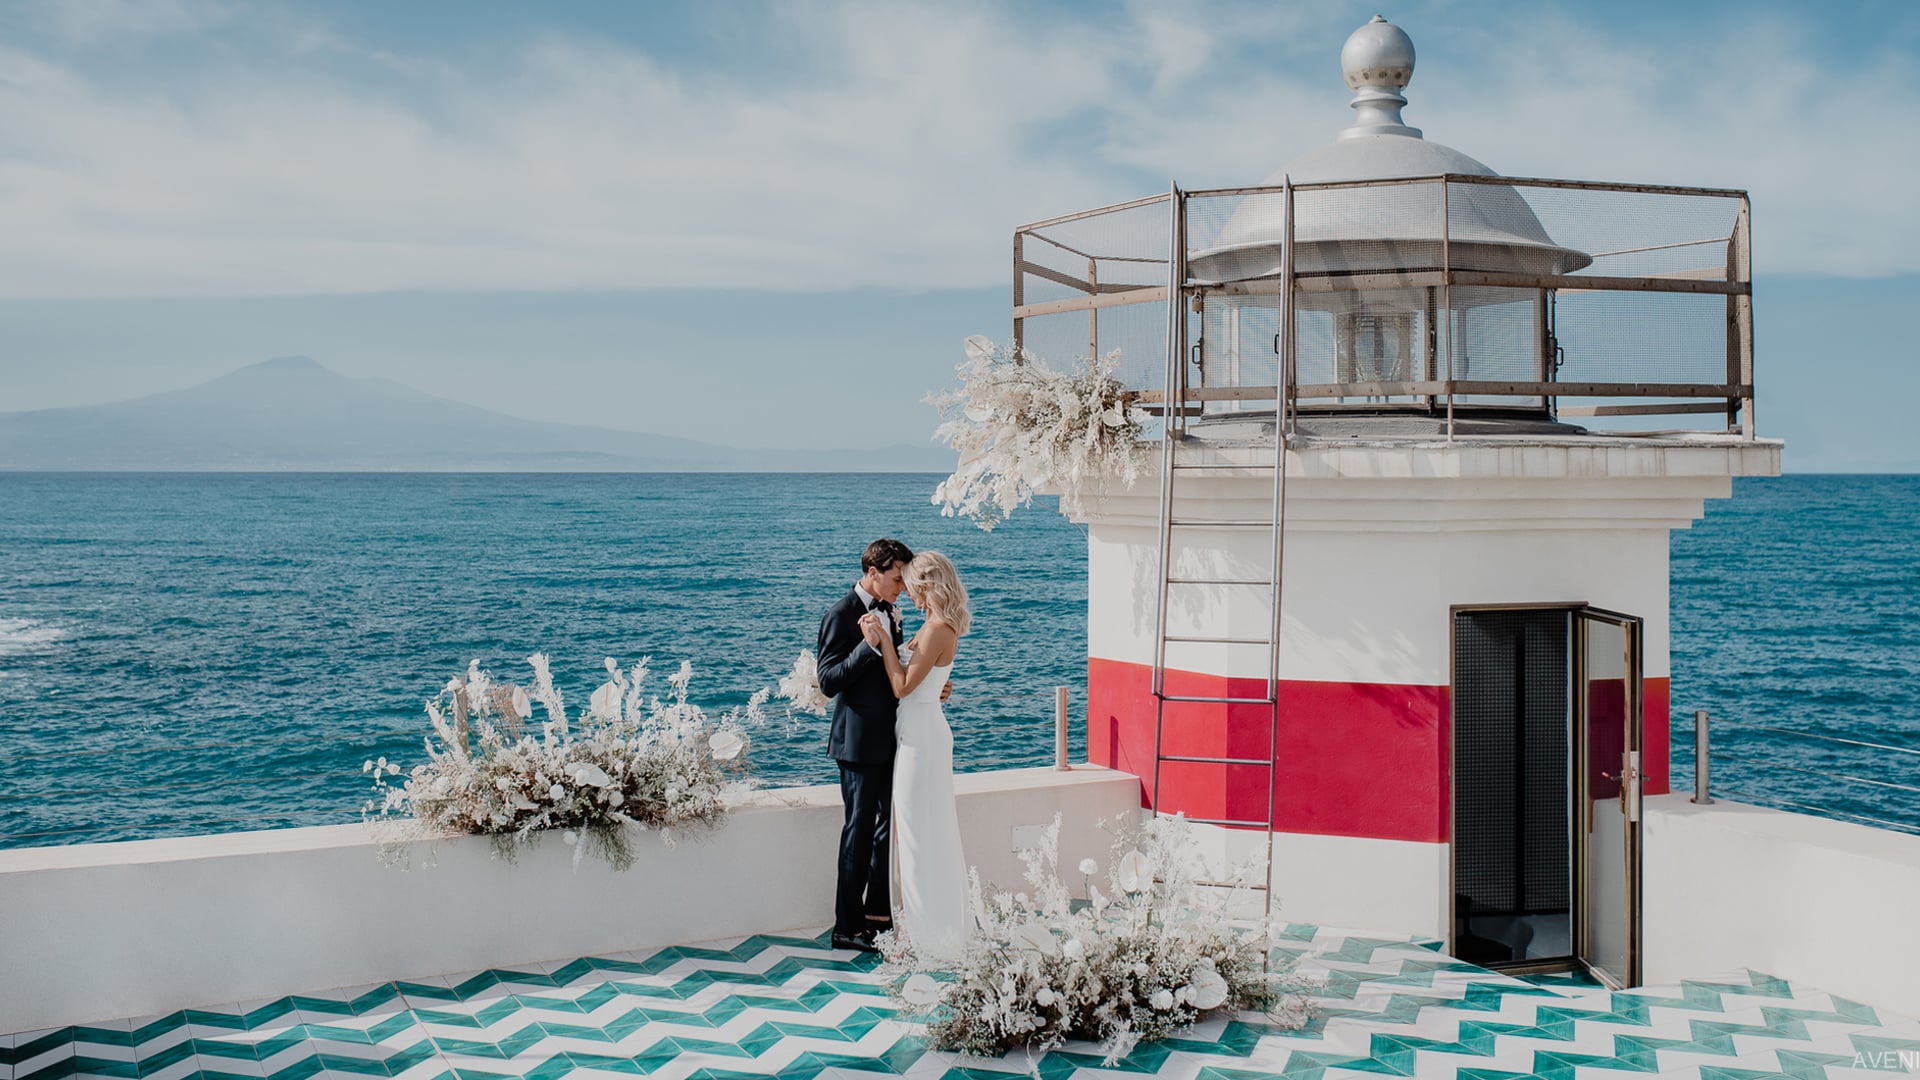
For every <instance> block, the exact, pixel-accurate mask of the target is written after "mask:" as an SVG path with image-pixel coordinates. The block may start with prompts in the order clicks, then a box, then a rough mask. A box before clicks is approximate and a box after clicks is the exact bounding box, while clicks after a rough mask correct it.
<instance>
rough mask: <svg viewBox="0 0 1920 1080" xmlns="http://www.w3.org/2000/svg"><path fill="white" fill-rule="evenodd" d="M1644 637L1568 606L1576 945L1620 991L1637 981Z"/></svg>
mask: <svg viewBox="0 0 1920 1080" xmlns="http://www.w3.org/2000/svg"><path fill="white" fill-rule="evenodd" d="M1640 637H1641V626H1640V620H1639V619H1636V618H1634V617H1632V616H1630V615H1620V614H1616V613H1614V612H1610V611H1602V610H1600V609H1598V608H1579V609H1577V610H1576V611H1575V612H1574V621H1573V645H1574V650H1573V664H1574V675H1575V693H1574V710H1575V725H1574V732H1575V738H1574V750H1575V756H1576V758H1577V759H1578V760H1577V763H1576V767H1575V770H1574V776H1575V777H1576V782H1575V791H1574V812H1575V815H1576V819H1575V822H1576V824H1575V829H1574V842H1575V847H1576V851H1577V853H1576V856H1575V860H1574V867H1575V889H1574V892H1575V896H1576V902H1575V905H1574V906H1575V911H1576V917H1575V931H1574V943H1575V950H1576V954H1577V956H1578V957H1579V959H1580V961H1581V963H1583V964H1584V965H1585V966H1586V968H1587V970H1588V971H1589V972H1590V973H1592V974H1593V976H1594V977H1595V978H1597V979H1599V980H1601V981H1602V982H1604V983H1607V984H1608V985H1610V986H1613V987H1616V988H1620V987H1629V986H1638V985H1640V825H1641V816H1642V815H1641V812H1640V810H1641V807H1640V779H1641V767H1640V752H1641V747H1640V734H1641V731H1640V729H1641V694H1640V676H1641V665H1640V648H1641V645H1640Z"/></svg>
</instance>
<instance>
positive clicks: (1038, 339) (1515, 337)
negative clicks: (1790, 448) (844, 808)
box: [1014, 17, 1780, 985]
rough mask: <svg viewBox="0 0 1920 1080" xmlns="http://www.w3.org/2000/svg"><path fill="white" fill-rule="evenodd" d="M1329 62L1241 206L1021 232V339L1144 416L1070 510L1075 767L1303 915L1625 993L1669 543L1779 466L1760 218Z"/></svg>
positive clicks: (1397, 67) (1372, 65) (1655, 785)
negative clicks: (1762, 355)
mask: <svg viewBox="0 0 1920 1080" xmlns="http://www.w3.org/2000/svg"><path fill="white" fill-rule="evenodd" d="M1340 59H1341V66H1342V68H1343V69H1344V71H1345V74H1346V81H1347V85H1348V86H1349V87H1350V88H1351V89H1353V90H1354V91H1355V97H1354V100H1353V109H1354V116H1353V118H1352V124H1351V126H1349V127H1347V128H1346V129H1345V130H1344V131H1341V132H1340V133H1339V136H1338V138H1336V139H1335V140H1334V141H1333V142H1332V143H1331V144H1329V145H1327V146H1325V147H1322V148H1321V149H1318V150H1314V151H1312V152H1310V153H1307V154H1305V155H1304V156H1301V157H1298V158H1296V159H1295V160H1294V161H1293V162H1292V163H1291V164H1289V165H1287V166H1286V167H1284V168H1282V169H1281V170H1279V171H1277V172H1275V173H1274V174H1273V175H1272V176H1270V177H1268V178H1267V179H1266V180H1265V181H1264V182H1262V183H1260V184H1258V185H1255V186H1252V187H1246V188H1235V189H1227V190H1212V191H1183V190H1181V189H1179V188H1178V187H1175V188H1174V189H1173V190H1172V191H1170V192H1168V193H1167V194H1164V195H1160V196H1156V197H1153V198H1148V199H1141V200H1137V201H1135V202H1131V203H1125V204H1121V205H1119V206H1114V207H1105V208H1101V209H1098V210H1092V211H1087V212H1085V213H1081V214H1074V215H1069V216H1066V217H1062V218H1055V219H1052V220H1049V221H1044V222H1038V223H1035V224H1033V225H1028V226H1025V227H1023V228H1021V229H1020V230H1018V231H1017V233H1016V235H1015V237H1014V265H1015V273H1014V304H1015V308H1014V333H1015V337H1016V340H1017V342H1018V343H1019V344H1020V345H1022V346H1024V347H1025V348H1026V349H1028V350H1029V351H1031V352H1033V353H1035V354H1037V355H1039V356H1041V357H1055V358H1065V357H1071V356H1076V355H1086V354H1087V353H1089V352H1092V353H1095V354H1105V353H1107V352H1109V351H1110V350H1115V349H1118V350H1119V364H1120V371H1121V374H1122V376H1123V377H1124V378H1125V379H1126V380H1127V382H1128V384H1129V385H1130V386H1131V387H1133V388H1135V389H1136V390H1137V392H1138V394H1139V398H1140V400H1141V401H1142V402H1144V403H1146V404H1147V405H1148V407H1150V408H1153V409H1155V410H1157V411H1158V412H1159V413H1160V415H1162V416H1163V417H1164V418H1165V430H1166V438H1165V439H1164V441H1163V443H1162V450H1161V454H1160V468H1159V471H1158V474H1157V476H1155V477H1154V478H1153V479H1152V480H1151V482H1142V483H1140V484H1138V485H1136V486H1135V487H1133V488H1132V489H1121V488H1119V487H1118V486H1117V485H1116V486H1113V487H1111V488H1109V489H1107V490H1103V491H1098V492H1089V493H1086V494H1088V495H1089V496H1090V497H1089V498H1088V499H1086V500H1085V504H1086V506H1087V510H1086V511H1085V514H1084V524H1085V525H1086V527H1087V544H1088V574H1089V578H1090V580H1089V602H1088V613H1087V615H1088V658H1087V668H1088V670H1087V680H1088V703H1089V704H1088V715H1087V735H1088V740H1087V741H1088V749H1089V756H1090V758H1091V759H1092V760H1093V761H1094V762H1096V763H1099V764H1104V765H1108V766H1111V767H1113V768H1116V769H1121V770H1125V771H1128V772H1132V773H1135V774H1137V775H1138V776H1140V777H1141V779H1142V787H1143V791H1144V799H1145V802H1146V805H1147V806H1149V807H1150V808H1152V809H1153V810H1155V811H1158V812H1161V813H1184V814H1185V815H1187V816H1188V817H1189V818H1191V819H1194V820H1197V821H1201V822H1205V823H1207V827H1208V828H1209V829H1212V830H1217V832H1215V833H1214V834H1213V835H1214V837H1215V839H1216V840H1217V842H1218V845H1219V847H1220V848H1221V849H1222V850H1223V851H1224V852H1225V853H1226V856H1227V857H1229V858H1234V859H1251V860H1253V861H1254V863H1255V864H1256V865H1260V864H1263V863H1264V864H1266V865H1269V866H1270V879H1269V880H1270V884H1271V886H1272V892H1271V894H1270V895H1271V896H1272V897H1273V899H1274V901H1275V903H1276V904H1277V905H1278V907H1279V910H1280V911H1281V912H1282V913H1283V914H1284V915H1285V916H1286V917H1288V918H1290V919H1296V920H1299V921H1305V922H1318V923H1323V924H1332V925H1347V926H1364V927H1375V928H1393V929H1398V930H1401V931H1405V932H1408V933H1416V934H1426V935H1433V936H1438V937H1442V938H1444V939H1445V940H1446V941H1447V943H1448V947H1449V948H1450V949H1451V950H1452V951H1453V952H1454V953H1455V954H1456V955H1459V956H1461V957H1463V958H1465V959H1470V960H1472V961H1474V962H1477V963H1483V964H1488V965H1492V966H1497V967H1500V966H1505V967H1512V968H1515V969H1533V970H1547V969H1552V968H1556V967H1558V968H1572V969H1580V968H1584V969H1585V970H1588V971H1590V972H1592V973H1593V974H1594V975H1596V976H1597V977H1599V978H1601V979H1604V980H1607V981H1609V982H1612V983H1615V984H1625V985H1632V984H1634V983H1636V982H1637V981H1638V978H1639V968H1640V957H1639V925H1640V923H1639V919H1640V916H1639V896H1640V884H1641V883H1640V873H1639V866H1640V860H1639V839H1638V829H1639V818H1640V814H1639V806H1640V802H1639V800H1640V798H1641V796H1642V795H1643V794H1655V793H1660V792H1664V791H1665V790H1666V789H1667V783H1668V741H1669V733H1668V717H1669V709H1670V705H1669V697H1668V671H1669V669H1668V646H1667V635H1668V599H1667V582H1668V565H1667V560H1668V533H1669V531H1670V530H1672V529H1678V528H1686V527H1688V526H1689V525H1690V524H1691V522H1692V521H1693V520H1694V519H1696V518H1698V517H1699V516H1700V515H1701V513H1702V508H1703V502H1704V500H1706V499H1710V498H1724V497H1727V496H1728V495H1729V494H1730V491H1731V478H1732V477H1734V476H1748V475H1774V474H1776V473H1777V472H1778V469H1779V452H1780V444H1779V443H1778V442H1776V441H1768V440H1763V439H1760V438H1757V437H1756V435H1755V430H1754V417H1753V354H1752V308H1751V302H1750V299H1751V289H1750V284H1749V283H1750V274H1749V266H1748V250H1749V248H1748V203H1747V198H1746V195H1745V194H1744V193H1743V192H1740V191H1727V190H1713V189H1700V188H1674V187H1651V186H1647V185H1637V184H1608V183H1593V182H1581V181H1554V180H1522V179H1515V178H1503V177H1500V176H1498V175H1496V174H1495V173H1494V172H1493V171H1492V170H1491V169H1489V168H1487V167H1486V166H1485V165H1482V164H1481V163H1480V162H1478V161H1476V160H1474V159H1473V158H1471V157H1468V156H1467V155H1465V154H1463V153H1461V152H1459V151H1457V150H1453V149H1450V148H1448V147H1446V146H1443V145H1440V144H1439V143H1437V142H1433V141H1431V140H1429V139H1426V138H1425V137H1424V136H1423V134H1422V132H1421V131H1420V130H1418V129H1415V128H1413V127H1409V126H1407V124H1406V123H1405V122H1404V120H1403V119H1402V116H1401V110H1402V108H1403V107H1404V106H1405V105H1406V104H1407V102H1406V99H1405V97H1403V96H1402V90H1403V89H1404V88H1405V87H1406V86H1407V85H1408V83H1409V81H1410V80H1411V78H1412V75H1413V69H1414V49H1413V43H1412V42H1411V40H1409V38H1408V37H1407V35H1406V34H1405V33H1403V32H1402V31H1401V30H1400V29H1399V28H1397V27H1395V26H1393V25H1392V24H1390V23H1388V22H1386V21H1385V20H1384V19H1381V18H1378V17H1376V18H1375V19H1374V20H1373V21H1372V22H1370V23H1368V24H1367V25H1365V26H1363V27H1361V28H1360V29H1359V30H1357V31H1355V32H1354V34H1353V35H1352V37H1351V38H1349V39H1348V41H1347V43H1346V46H1345V48H1344V49H1342V51H1341V57H1340ZM1650 418H1660V419H1650ZM1656 428H1657V429H1658V430H1655V429H1656Z"/></svg>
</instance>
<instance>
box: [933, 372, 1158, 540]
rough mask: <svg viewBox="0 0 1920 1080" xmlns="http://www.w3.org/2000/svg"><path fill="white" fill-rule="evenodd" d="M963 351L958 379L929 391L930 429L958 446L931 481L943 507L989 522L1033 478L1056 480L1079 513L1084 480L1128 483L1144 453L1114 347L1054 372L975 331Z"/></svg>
mask: <svg viewBox="0 0 1920 1080" xmlns="http://www.w3.org/2000/svg"><path fill="white" fill-rule="evenodd" d="M966 352H967V359H966V361H965V362H964V363H962V364H960V365H958V366H957V367H956V368H955V369H954V370H955V371H956V372H957V373H958V375H959V380H960V385H959V386H958V387H955V388H953V389H949V390H945V391H942V392H940V393H937V394H933V395H931V396H929V397H928V398H927V400H928V402H929V403H931V404H932V405H933V406H934V407H935V408H937V409H938V410H940V416H941V421H942V422H941V424H940V426H939V427H938V428H937V429H935V431H934V437H935V438H938V439H941V440H944V441H945V442H946V443H947V445H949V446H951V447H952V448H953V449H954V450H956V451H958V452H959V454H960V467H959V468H958V469H956V470H954V473H953V475H951V476H949V477H947V479H945V480H944V481H942V482H941V483H940V485H939V487H937V488H935V489H934V493H933V502H934V504H935V505H937V506H939V507H940V512H941V513H943V514H946V515H947V516H949V517H951V516H954V515H956V514H958V515H961V516H964V517H967V518H971V519H972V520H973V521H974V522H975V523H976V524H978V525H979V526H980V527H981V528H982V529H991V528H993V527H994V526H995V525H996V524H998V523H999V522H1001V521H1003V520H1005V519H1006V517H1007V516H1008V515H1009V514H1011V513H1013V511H1014V510H1016V509H1018V508H1019V507H1021V506H1025V505H1027V504H1029V503H1031V502H1032V501H1033V496H1034V495H1035V493H1036V491H1037V490H1038V489H1040V488H1049V487H1050V488H1053V489H1055V490H1057V491H1058V492H1059V493H1060V505H1061V509H1062V510H1064V511H1066V512H1068V513H1077V512H1078V511H1080V510H1081V509H1082V508H1083V507H1084V505H1085V499H1086V494H1085V488H1086V486H1087V485H1088V484H1091V483H1105V482H1108V481H1116V480H1117V481H1119V482H1120V483H1122V484H1124V485H1126V486H1128V487H1131V486H1132V485H1133V482H1134V480H1135V479H1136V478H1137V477H1138V476H1139V474H1140V470H1141V468H1142V467H1143V466H1144V465H1145V463H1146V447H1145V446H1144V444H1142V443H1141V441H1140V435H1141V431H1142V429H1143V425H1144V424H1145V422H1146V420H1147V417H1146V415H1145V414H1144V413H1143V412H1142V411H1141V410H1140V409H1138V408H1137V407H1136V406H1135V405H1134V404H1133V394H1132V392H1131V391H1129V390H1128V389H1127V387H1126V385H1125V384H1124V383H1122V382H1121V381H1120V380H1119V379H1118V378H1116V377H1115V376H1114V373H1113V372H1114V362H1115V360H1116V359H1117V358H1118V356H1119V354H1118V353H1109V354H1107V355H1106V356H1104V357H1088V358H1087V359H1085V360H1082V361H1081V362H1080V363H1079V364H1077V365H1076V366H1075V367H1074V369H1073V370H1072V371H1068V372H1059V371H1055V370H1053V369H1052V368H1050V367H1048V366H1047V365H1046V364H1045V363H1043V362H1041V361H1040V360H1039V359H1038V358H1036V357H1034V356H1033V355H1031V354H1030V353H1028V352H1027V351H1026V350H1024V349H1017V348H1006V347H1002V346H997V345H995V344H994V343H993V342H992V341H989V340H988V339H986V338H984V337H981V336H979V335H975V336H973V337H970V338H968V339H967V340H966Z"/></svg>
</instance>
